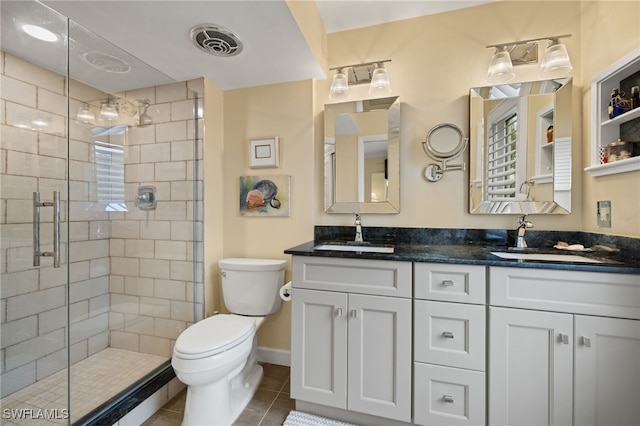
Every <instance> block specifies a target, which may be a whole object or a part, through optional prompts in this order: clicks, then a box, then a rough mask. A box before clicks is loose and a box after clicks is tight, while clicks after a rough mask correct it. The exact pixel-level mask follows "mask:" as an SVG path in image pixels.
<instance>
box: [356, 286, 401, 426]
mask: <svg viewBox="0 0 640 426" xmlns="http://www.w3.org/2000/svg"><path fill="white" fill-rule="evenodd" d="M348 347H349V391H348V392H349V393H348V400H349V403H348V407H349V409H350V410H353V411H359V412H362V413H367V414H371V415H374V416H380V417H385V418H391V419H396V420H401V421H405V422H410V421H411V300H410V299H399V298H392V297H380V296H366V295H354V294H351V295H349V344H348Z"/></svg>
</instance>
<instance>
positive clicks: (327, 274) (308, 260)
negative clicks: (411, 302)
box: [292, 256, 412, 298]
mask: <svg viewBox="0 0 640 426" xmlns="http://www.w3.org/2000/svg"><path fill="white" fill-rule="evenodd" d="M411 277H412V272H411V262H397V261H393V260H371V259H342V258H334V257H313V256H294V257H293V281H292V283H293V284H292V285H293V287H296V288H308V289H315V290H327V291H340V292H346V293H360V294H372V295H379V296H394V297H406V298H410V297H411V282H412V280H411Z"/></svg>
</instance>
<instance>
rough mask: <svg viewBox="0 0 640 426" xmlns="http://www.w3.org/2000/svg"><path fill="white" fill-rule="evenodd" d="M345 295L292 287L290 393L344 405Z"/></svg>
mask: <svg viewBox="0 0 640 426" xmlns="http://www.w3.org/2000/svg"><path fill="white" fill-rule="evenodd" d="M346 315H347V295H346V294H345V293H334V292H328V291H315V290H301V289H298V288H294V289H293V293H292V298H291V396H292V398H294V399H301V400H305V401H310V402H314V403H318V404H323V405H328V406H331V407H338V408H343V409H346V408H347V320H346Z"/></svg>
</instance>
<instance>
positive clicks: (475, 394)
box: [413, 263, 486, 426]
mask: <svg viewBox="0 0 640 426" xmlns="http://www.w3.org/2000/svg"><path fill="white" fill-rule="evenodd" d="M485 277H486V268H485V267H484V266H479V265H453V264H443V263H414V299H415V301H414V393H413V407H414V424H417V425H425V426H429V425H482V424H484V423H485V401H486V399H485V359H486V358H485V352H486V346H485V336H486V333H485V324H486V307H485V294H486V279H485Z"/></svg>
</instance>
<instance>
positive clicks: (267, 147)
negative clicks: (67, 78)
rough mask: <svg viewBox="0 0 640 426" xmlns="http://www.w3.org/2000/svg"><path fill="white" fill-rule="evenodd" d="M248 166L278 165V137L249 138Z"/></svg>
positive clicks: (258, 167) (265, 166)
mask: <svg viewBox="0 0 640 426" xmlns="http://www.w3.org/2000/svg"><path fill="white" fill-rule="evenodd" d="M249 167H250V168H252V169H260V168H267V167H280V149H279V147H278V137H277V136H275V137H273V138H264V139H250V140H249Z"/></svg>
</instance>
